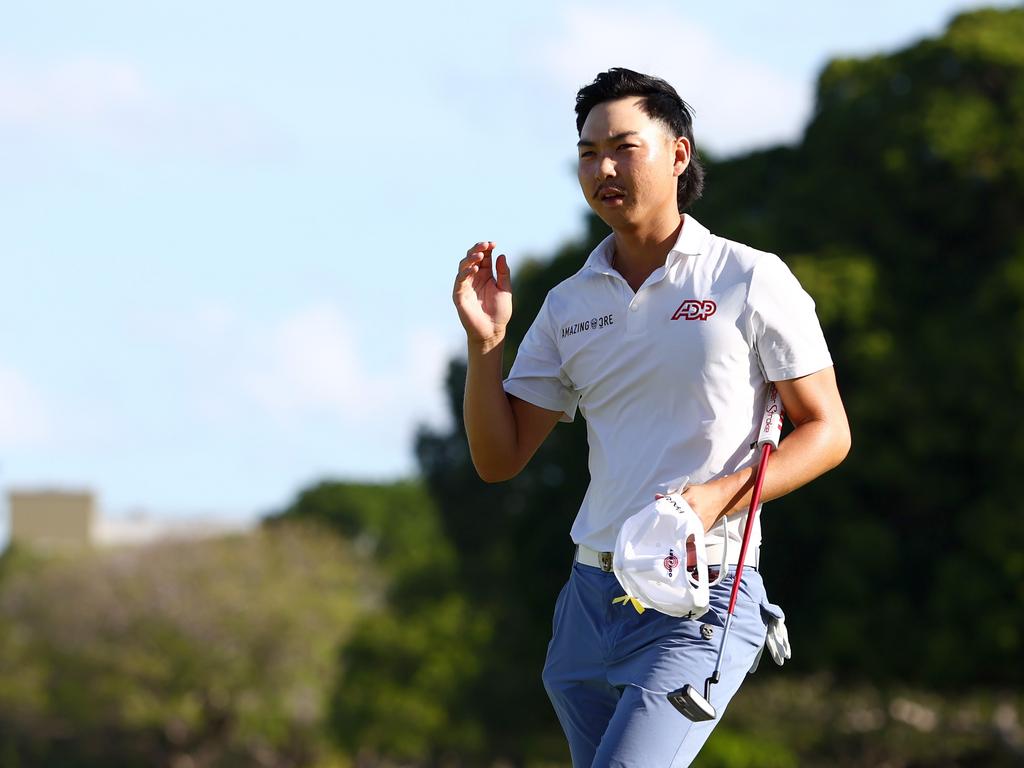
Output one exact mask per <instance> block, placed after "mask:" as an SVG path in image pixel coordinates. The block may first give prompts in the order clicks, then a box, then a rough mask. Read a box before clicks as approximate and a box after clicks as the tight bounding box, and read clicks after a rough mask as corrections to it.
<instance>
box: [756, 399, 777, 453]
mask: <svg viewBox="0 0 1024 768" xmlns="http://www.w3.org/2000/svg"><path fill="white" fill-rule="evenodd" d="M782 415H783V410H782V398H780V397H779V390H778V389H776V388H775V385H774V384H770V385H769V386H768V400H767V402H765V406H764V415H763V416H762V418H761V429H760V430H759V431H758V433H757V447H758V448H760V447H761V446H763V445H764V444H765V443H771V445H772V449H773V450H775V449H777V448H778V447H779V439H780V438H781V437H782Z"/></svg>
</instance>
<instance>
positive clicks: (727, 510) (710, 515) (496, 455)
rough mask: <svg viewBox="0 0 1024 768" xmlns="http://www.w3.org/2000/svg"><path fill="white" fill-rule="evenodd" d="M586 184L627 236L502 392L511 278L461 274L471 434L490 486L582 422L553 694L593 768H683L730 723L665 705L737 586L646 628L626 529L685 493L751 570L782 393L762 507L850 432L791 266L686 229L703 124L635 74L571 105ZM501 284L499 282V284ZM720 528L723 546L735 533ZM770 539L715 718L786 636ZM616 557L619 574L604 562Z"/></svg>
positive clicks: (582, 757)
mask: <svg viewBox="0 0 1024 768" xmlns="http://www.w3.org/2000/svg"><path fill="white" fill-rule="evenodd" d="M576 114H577V121H576V124H577V130H578V132H579V136H580V141H579V166H578V168H579V183H580V187H581V189H582V191H583V194H584V196H585V197H586V200H587V203H588V204H589V205H590V206H591V208H592V209H593V210H594V211H595V212H596V213H597V215H598V216H600V217H601V218H602V219H603V220H604V221H605V222H606V223H607V224H608V225H609V226H610V227H611V229H612V234H611V235H609V236H608V237H607V238H606V239H605V240H604V241H603V242H602V243H601V244H600V245H599V246H598V247H597V248H596V249H595V250H594V251H593V253H592V254H591V255H590V257H589V258H588V259H587V262H586V264H585V265H584V266H583V268H582V269H580V271H579V272H577V273H576V274H575V275H573V276H572V277H570V278H569V279H568V280H566V281H564V282H562V283H561V284H559V285H558V286H556V287H555V288H554V289H552V290H551V291H550V292H549V293H548V296H547V298H546V299H545V301H544V305H543V306H542V307H541V310H540V312H539V313H538V315H537V318H536V319H535V320H534V323H533V325H532V326H531V328H530V330H529V332H528V333H527V335H526V337H525V338H524V340H523V342H522V344H521V346H520V347H519V351H518V355H517V357H516V360H515V363H514V365H513V366H512V370H511V372H510V374H509V376H508V378H507V380H505V381H504V382H502V376H501V357H502V345H503V342H504V338H505V328H506V326H507V324H508V321H509V318H510V317H511V313H512V293H511V286H512V283H511V277H510V273H509V268H508V262H507V259H506V257H505V256H504V255H501V256H498V257H497V259H496V260H495V261H494V262H493V266H492V255H493V252H494V247H495V243H493V242H490V241H486V242H479V243H477V244H476V245H474V246H473V247H472V248H470V249H469V252H468V254H467V256H466V258H464V259H463V260H462V261H461V262H460V265H459V272H458V275H457V277H456V281H455V289H454V294H453V298H454V301H455V304H456V307H457V308H458V312H459V317H460V320H461V321H462V324H463V326H464V328H465V330H466V335H467V339H468V345H469V349H468V369H467V374H466V395H465V405H464V410H465V423H466V433H467V436H468V439H469V445H470V449H471V453H472V457H473V463H474V465H475V466H476V469H477V471H478V473H479V474H480V477H481V478H483V479H484V480H486V481H488V482H497V481H501V480H506V479H508V478H511V477H513V476H515V475H516V474H517V473H518V472H519V471H520V470H521V469H522V468H523V467H524V466H525V465H526V463H527V462H528V461H529V460H530V457H531V456H532V455H533V454H534V452H535V451H536V450H537V448H538V447H539V445H540V444H541V442H543V440H544V439H545V438H546V437H547V435H548V434H549V433H550V431H551V430H552V429H553V428H554V426H555V424H556V423H557V422H558V421H559V420H562V421H571V420H572V419H573V417H574V415H575V411H576V408H577V407H579V409H580V410H581V412H582V413H583V414H584V416H585V417H586V419H587V429H588V442H589V446H590V457H589V467H590V475H591V481H590V486H589V488H588V490H587V493H586V496H585V497H584V499H583V502H582V505H581V507H580V511H579V514H578V515H577V517H576V520H575V522H574V523H573V526H572V531H571V536H572V538H573V541H574V542H575V543H576V544H577V554H576V558H575V562H574V563H573V566H572V571H571V574H570V577H569V580H568V581H567V583H566V585H565V587H564V588H563V589H562V592H561V594H560V595H559V598H558V602H557V603H556V606H555V621H554V624H555V628H554V634H553V637H552V639H551V643H550V645H549V647H548V656H547V660H546V662H545V667H544V673H543V680H544V684H545V688H546V689H547V691H548V695H549V697H550V698H551V701H552V704H553V706H554V708H555V711H556V713H557V715H558V718H559V721H560V723H561V725H562V728H563V729H564V731H565V734H566V737H567V739H568V741H569V749H570V752H571V754H572V761H573V765H574V766H575V768H582V766H594V768H598V767H599V766H600V767H603V766H652V767H654V768H664V767H667V766H683V765H689V764H690V762H691V761H692V760H693V758H694V757H695V756H696V754H697V752H698V751H699V750H700V748H701V746H702V745H703V744H704V742H705V740H706V739H707V737H708V736H709V735H710V733H711V729H712V728H713V727H714V725H715V724H716V722H717V721H709V722H704V723H694V722H690V721H689V720H687V719H686V718H684V717H683V716H682V715H681V714H680V713H679V712H678V711H676V710H675V709H674V707H673V706H672V705H671V703H670V702H669V701H668V700H667V698H666V696H665V694H666V693H667V692H668V691H671V690H673V689H676V688H679V687H681V686H682V685H684V684H686V683H690V684H693V685H695V686H697V687H698V688H699V687H700V685H701V683H702V682H703V681H704V679H705V678H707V677H708V675H709V674H710V673H711V671H712V669H713V667H714V663H715V656H716V653H717V650H718V642H717V641H718V639H719V633H720V632H721V628H722V624H723V621H724V616H725V613H726V606H727V603H728V595H729V591H730V590H731V586H732V582H731V578H732V577H731V576H729V577H727V578H725V580H724V581H723V582H722V583H721V584H720V585H719V586H716V587H714V588H713V589H712V598H711V610H710V611H709V612H708V613H706V614H705V615H704V616H703V617H701V619H700V620H699V621H691V620H687V619H678V618H674V617H670V616H667V615H664V614H660V613H658V612H656V611H652V610H648V611H645V612H643V613H638V612H637V611H635V610H633V608H632V607H630V605H629V604H628V602H623V601H621V600H616V598H618V597H621V595H622V594H623V590H622V589H621V587H620V586H619V585H618V583H617V580H616V579H615V576H614V574H613V573H611V572H610V569H609V568H608V555H607V553H608V552H610V551H611V550H613V549H614V546H615V540H616V536H617V534H618V530H619V528H620V527H621V525H622V523H623V521H625V520H626V519H627V518H628V517H629V516H630V515H632V514H633V513H635V512H636V511H638V510H639V509H641V508H643V507H644V506H646V505H647V504H648V503H649V502H650V501H651V500H652V499H653V498H654V497H655V494H656V493H665V492H668V491H673V490H676V487H677V486H678V485H679V484H680V483H681V482H684V481H683V480H682V478H684V477H688V478H689V483H688V484H687V485H686V486H685V488H684V489H683V496H684V497H685V498H686V500H687V501H688V502H689V504H690V506H691V507H692V508H693V509H694V511H695V512H696V513H697V514H698V515H699V516H700V518H701V520H702V522H703V523H704V527H705V530H706V531H708V532H709V536H708V538H707V543H708V561H709V563H710V564H712V565H713V564H714V563H715V562H716V557H717V556H718V555H719V554H721V553H722V551H723V550H722V548H723V546H724V547H725V554H726V557H727V560H728V562H729V563H730V564H731V565H735V564H736V562H737V561H738V559H739V549H740V547H739V541H740V537H741V533H742V530H743V524H744V521H745V518H746V509H747V507H746V505H748V504H749V502H750V495H751V488H752V484H753V473H754V470H755V466H754V464H755V459H756V457H755V455H754V451H753V449H752V447H751V444H752V442H753V441H754V439H755V436H756V433H757V428H758V424H759V419H760V416H761V414H762V409H763V405H764V401H765V396H766V393H767V389H768V385H769V382H774V383H775V385H776V387H777V388H778V391H779V395H780V396H781V398H782V402H783V405H784V407H785V410H786V414H787V416H788V418H789V419H790V421H792V422H793V424H794V429H793V430H792V432H791V433H790V434H789V435H788V436H787V437H786V439H784V440H783V441H782V443H781V445H780V446H779V449H778V450H777V451H776V452H774V453H773V454H772V456H771V458H770V460H769V463H768V466H767V470H766V479H765V483H764V487H763V491H762V500H764V501H767V500H770V499H773V498H777V497H779V496H782V495H784V494H786V493H789V492H790V491H792V490H794V489H796V488H798V487H800V486H801V485H804V484H805V483H807V482H809V481H810V480H812V479H814V478H815V477H818V476H819V475H821V474H823V473H824V472H826V471H828V470H829V469H831V468H832V467H835V466H836V465H837V464H839V463H840V462H841V461H842V460H843V458H844V457H845V456H846V454H847V452H848V451H849V447H850V433H849V426H848V424H847V420H846V414H845V411H844V409H843V405H842V401H841V400H840V397H839V393H838V390H837V388H836V380H835V375H834V372H833V368H832V359H831V357H830V355H829V352H828V348H827V346H826V344H825V340H824V338H823V336H822V332H821V328H820V325H819V323H818V320H817V317H816V316H815V313H814V303H813V301H812V300H811V298H810V297H809V296H808V295H807V294H806V293H805V292H804V291H803V289H802V288H801V287H800V285H799V283H798V282H797V280H796V278H794V277H793V275H792V274H791V273H790V271H789V269H788V268H787V267H786V265H785V264H784V263H783V262H782V261H781V260H780V259H779V258H778V257H777V256H775V255H773V254H769V253H764V252H761V251H757V250H755V249H753V248H750V247H748V246H745V245H742V244H740V243H735V242H731V241H729V240H726V239H724V238H720V237H718V236H715V235H712V234H711V233H710V232H708V230H707V229H706V228H704V227H703V226H702V225H701V224H700V223H699V222H697V221H696V220H695V219H693V218H692V217H691V216H690V215H689V214H682V213H681V212H682V211H683V210H685V209H686V208H687V207H688V206H689V205H690V204H691V203H692V202H693V201H694V200H696V199H697V197H699V195H700V193H701V189H702V186H703V171H702V169H701V167H700V164H699V161H698V159H697V157H696V154H695V149H694V142H693V132H692V120H691V116H690V112H689V108H688V106H687V105H686V104H685V102H683V101H682V99H680V97H679V95H678V94H677V93H676V91H675V90H674V89H673V88H672V86H670V85H669V84H668V83H666V82H665V81H663V80H660V79H658V78H654V77H650V76H647V75H642V74H639V73H636V72H632V71H630V70H627V69H612V70H610V71H608V72H604V73H602V74H600V75H598V76H597V78H596V79H595V80H594V82H593V83H591V84H590V85H588V86H586V87H584V88H582V89H581V90H580V91H579V93H578V94H577V97H576ZM492 270H494V271H493V272H492ZM723 517H724V518H725V521H726V523H725V530H724V533H723V532H722V526H721V520H722V518H723ZM759 544H760V530H759V528H758V526H757V525H756V524H755V528H754V530H753V531H752V539H751V546H750V549H749V552H748V555H747V559H746V560H745V563H744V570H743V577H742V581H741V585H740V599H739V601H738V603H737V607H736V610H735V616H734V620H733V626H732V630H731V634H730V642H729V645H728V648H727V652H726V655H725V658H724V664H723V671H722V678H721V681H720V682H719V684H718V685H716V686H715V688H714V694H713V695H714V697H715V701H714V706H715V707H716V709H717V710H718V712H719V713H721V712H722V711H723V710H724V708H725V705H726V703H727V702H728V700H729V699H730V698H731V696H732V695H733V694H734V693H735V692H736V690H737V689H738V687H739V685H740V683H741V682H742V680H743V678H744V676H745V675H746V673H747V672H748V670H750V669H751V667H752V665H753V664H754V663H755V661H756V660H757V658H758V657H759V654H760V649H761V647H762V646H763V644H764V641H765V634H766V623H767V621H768V618H769V616H770V615H775V616H776V617H778V618H781V613H780V612H779V610H778V608H777V607H776V606H773V605H771V604H770V603H769V602H768V599H767V596H766V595H765V591H764V586H763V583H762V581H761V576H760V573H759V572H758V567H759ZM602 553H604V554H602Z"/></svg>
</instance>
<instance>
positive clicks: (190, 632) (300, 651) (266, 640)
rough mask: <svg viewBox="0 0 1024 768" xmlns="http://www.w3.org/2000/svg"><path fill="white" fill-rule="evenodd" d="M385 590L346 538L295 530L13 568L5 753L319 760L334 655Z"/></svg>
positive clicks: (3, 626)
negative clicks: (365, 600) (367, 604)
mask: <svg viewBox="0 0 1024 768" xmlns="http://www.w3.org/2000/svg"><path fill="white" fill-rule="evenodd" d="M374 584H375V579H374V577H373V574H372V573H371V572H370V571H369V570H368V569H367V568H366V567H365V566H364V565H361V564H360V563H359V561H358V560H357V559H355V558H353V557H352V554H351V549H350V548H349V547H346V546H345V545H344V544H343V543H342V542H341V540H340V539H338V538H337V537H335V536H333V535H326V536H325V535H324V531H323V530H322V529H321V530H310V529H308V526H297V525H292V526H288V527H283V526H282V527H280V528H278V529H275V530H274V531H272V532H270V531H261V532H257V533H254V534H250V535H245V536H234V537H228V538H223V539H216V540H208V541H199V542H164V543H160V544H156V545H152V546H145V547H130V548H123V549H117V550H113V551H100V552H96V553H93V554H90V555H83V556H79V557H72V558H60V559H53V560H49V561H47V562H42V563H40V562H36V563H34V565H33V567H31V568H26V569H25V570H23V571H18V570H17V569H13V570H12V572H9V573H8V574H7V576H6V578H5V579H4V581H3V583H2V584H0V616H2V617H3V618H2V620H0V678H2V679H3V680H4V685H3V686H0V734H4V736H3V737H2V738H0V742H3V743H2V744H0V754H4V752H3V751H2V750H6V752H7V754H8V755H10V754H13V755H16V756H17V758H16V759H20V760H21V762H22V763H23V764H26V765H62V766H72V767H81V768H86V767H87V766H88V767H90V768H91V767H92V766H154V765H169V764H171V763H172V762H173V761H174V760H181V759H185V758H187V760H188V764H189V765H194V766H223V767H226V768H227V767H230V766H251V765H255V764H260V765H268V766H296V765H310V764H312V763H314V762H315V761H317V760H319V759H321V758H323V757H325V756H327V755H328V754H329V751H330V750H329V744H328V742H327V741H326V740H325V738H324V721H325V718H326V717H327V705H328V700H329V696H330V692H331V688H330V682H331V680H332V679H333V678H334V669H335V664H336V648H337V646H338V644H339V643H340V641H341V639H342V638H343V637H344V636H345V635H346V634H347V632H348V631H349V630H350V628H351V627H352V624H353V622H354V620H355V617H356V616H357V614H358V613H359V612H360V611H361V610H363V609H364V607H363V606H361V605H360V604H359V600H358V599H357V598H358V597H360V596H363V595H369V596H371V597H372V595H373V592H374V589H375V587H374ZM5 759H6V758H5ZM8 762H10V760H9V761H8Z"/></svg>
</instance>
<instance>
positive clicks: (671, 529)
mask: <svg viewBox="0 0 1024 768" xmlns="http://www.w3.org/2000/svg"><path fill="white" fill-rule="evenodd" d="M688 544H689V546H690V547H692V548H693V551H695V553H696V559H697V574H696V576H692V575H691V574H690V573H689V572H688V571H687V568H686V552H687V545H688ZM612 569H613V571H614V572H615V576H616V577H617V578H618V580H619V584H621V585H622V588H623V589H624V590H625V591H626V594H627V595H629V596H630V597H632V598H634V599H636V600H637V601H638V602H639V603H640V604H641V605H642V606H643V607H644V608H653V609H654V610H656V611H660V612H661V613H665V614H668V615H669V616H679V617H685V618H689V619H696V618H698V617H699V616H702V615H704V613H705V612H706V611H707V610H708V604H709V602H710V587H709V584H708V560H707V553H706V552H705V549H704V524H703V523H702V522H701V520H700V518H699V517H697V513H696V512H694V511H693V509H692V508H691V507H690V505H689V504H688V503H687V502H686V499H684V498H683V497H682V496H681V495H680V494H678V493H672V494H669V495H668V496H664V497H662V498H660V499H657V500H656V501H653V502H651V503H650V504H648V505H647V506H646V507H644V508H643V509H641V510H640V511H639V512H637V513H636V514H635V515H633V516H632V517H630V518H629V519H628V520H626V522H625V523H623V524H622V528H621V529H619V536H618V539H617V541H616V543H615V554H614V557H613V559H612Z"/></svg>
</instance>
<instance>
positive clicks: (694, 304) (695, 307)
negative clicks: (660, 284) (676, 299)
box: [672, 299, 718, 320]
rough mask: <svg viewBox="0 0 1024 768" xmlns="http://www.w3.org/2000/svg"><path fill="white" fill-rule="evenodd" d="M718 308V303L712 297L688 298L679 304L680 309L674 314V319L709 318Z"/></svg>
mask: <svg viewBox="0 0 1024 768" xmlns="http://www.w3.org/2000/svg"><path fill="white" fill-rule="evenodd" d="M717 309H718V305H717V304H715V302H713V301H711V299H704V300H703V301H702V300H700V299H687V300H686V301H684V302H683V303H682V304H680V305H679V309H677V310H676V313H675V314H674V315H672V319H673V320H707V319H708V318H709V317H711V316H712V315H713V314H715V312H716V310H717Z"/></svg>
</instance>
